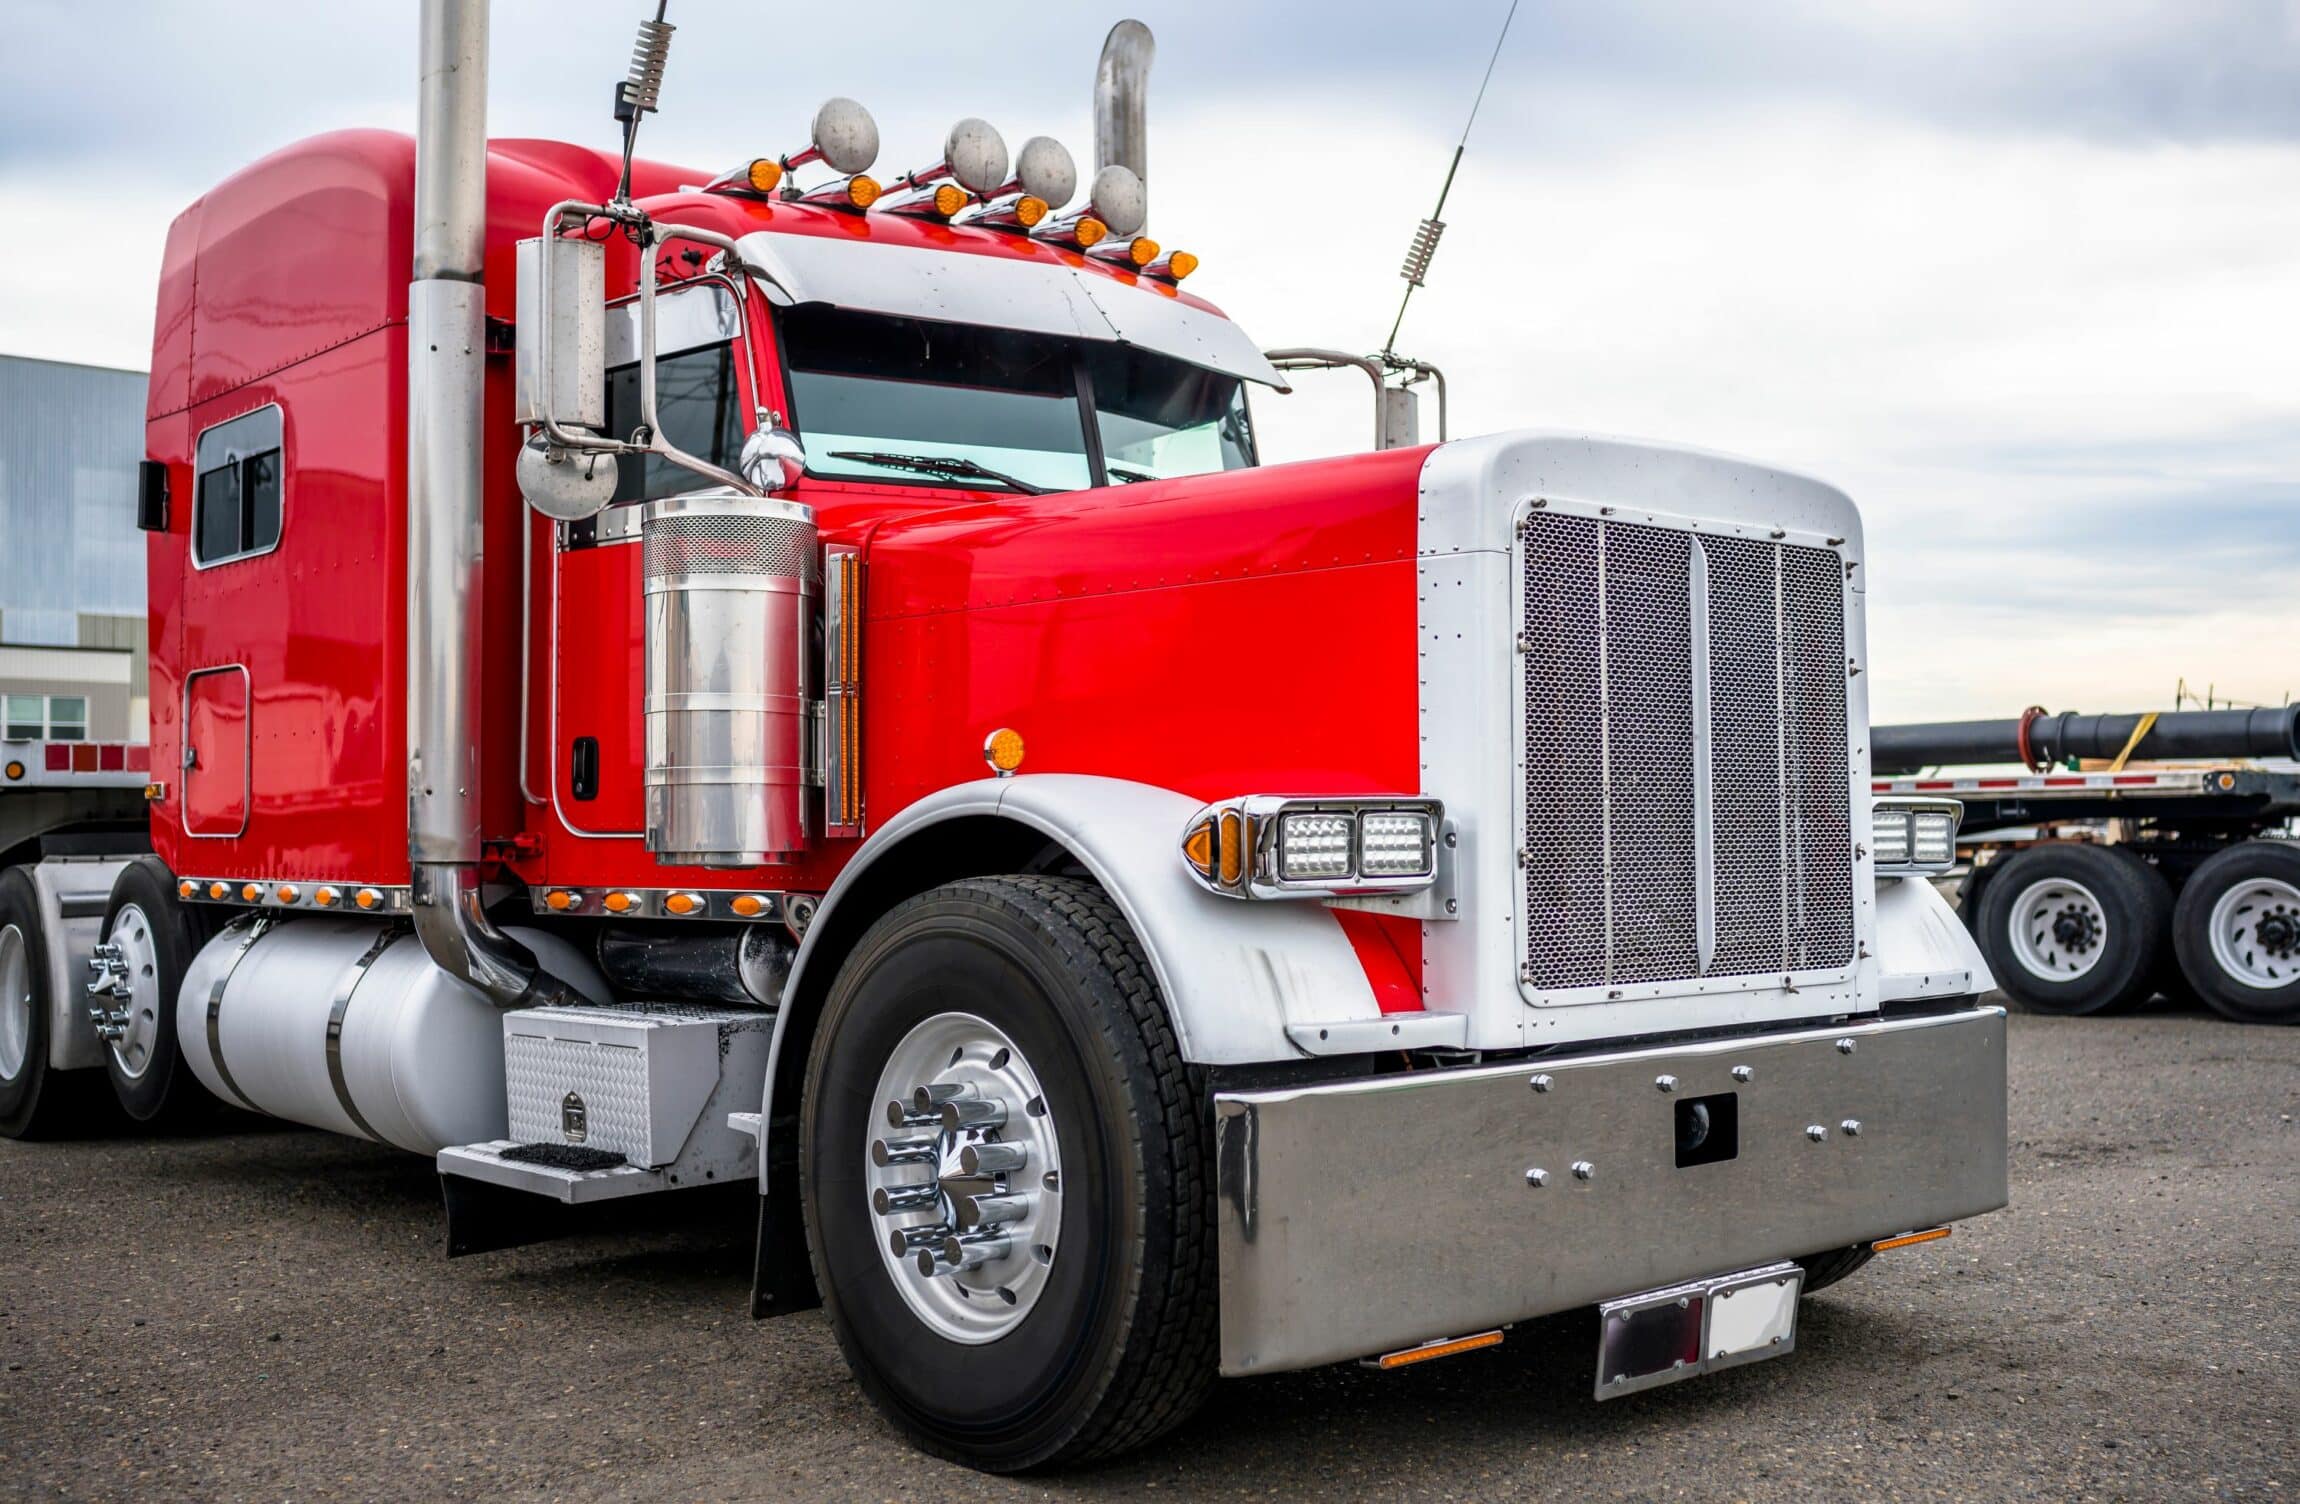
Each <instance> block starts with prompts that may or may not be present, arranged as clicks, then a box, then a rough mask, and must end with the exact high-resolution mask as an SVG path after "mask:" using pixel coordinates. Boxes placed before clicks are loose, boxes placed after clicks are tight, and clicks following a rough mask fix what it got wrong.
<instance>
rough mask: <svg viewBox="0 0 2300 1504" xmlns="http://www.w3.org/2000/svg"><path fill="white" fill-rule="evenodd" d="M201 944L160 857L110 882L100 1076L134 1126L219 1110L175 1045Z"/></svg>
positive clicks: (196, 924) (201, 932)
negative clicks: (182, 997)
mask: <svg viewBox="0 0 2300 1504" xmlns="http://www.w3.org/2000/svg"><path fill="white" fill-rule="evenodd" d="M206 938H207V926H205V925H204V924H202V923H201V922H200V919H199V916H197V915H195V914H194V913H193V912H192V911H191V910H190V909H189V908H188V907H187V906H186V905H184V904H182V903H179V902H178V901H177V900H176V880H175V878H174V877H173V876H172V875H171V874H170V873H169V871H168V869H167V868H166V867H165V866H163V865H162V864H161V862H160V859H159V858H158V857H154V856H142V857H138V858H136V860H134V861H132V862H130V863H128V865H127V866H125V867H123V868H121V869H120V875H119V876H118V877H116V878H114V879H113V880H112V897H111V900H110V902H108V903H107V904H106V905H105V906H104V940H105V942H106V943H107V944H110V945H114V946H117V947H118V948H119V956H118V959H117V961H116V962H115V964H114V966H113V969H112V973H111V976H112V991H111V993H110V994H109V996H106V997H99V998H98V999H96V1001H98V1002H101V1003H102V1004H103V1005H104V1006H105V1008H106V1010H107V1012H108V1013H109V1015H110V1018H109V1022H108V1025H107V1026H106V1027H105V1028H104V1029H103V1030H101V1031H100V1032H102V1033H103V1034H104V1036H105V1039H104V1073H105V1074H106V1075H107V1076H109V1077H110V1078H111V1082H112V1095H113V1096H114V1097H116V1098H118V1099H119V1103H120V1109H121V1110H122V1111H123V1112H125V1113H127V1115H128V1116H129V1117H131V1118H133V1119H135V1120H136V1121H137V1122H139V1123H152V1124H165V1125H181V1124H183V1123H186V1122H189V1121H192V1120H195V1119H197V1118H199V1117H201V1116H202V1115H204V1114H205V1113H206V1112H208V1111H210V1110H212V1109H213V1108H214V1106H215V1105H216V1104H215V1098H213V1097H211V1096H209V1095H208V1093H207V1088H205V1087H203V1086H201V1085H200V1083H199V1080H198V1078H197V1077H195V1076H193V1074H192V1071H191V1067H189V1066H187V1065H185V1064H184V1063H183V1055H182V1053H181V1051H180V1050H179V1049H178V1047H177V1044H176V995H177V993H178V992H179V991H181V990H182V987H183V982H184V972H185V970H186V969H187V968H189V967H190V965H191V964H192V957H194V956H196V955H198V954H199V950H200V945H201V943H202V942H203V941H204V940H205V939H206Z"/></svg>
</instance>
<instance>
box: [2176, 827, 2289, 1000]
mask: <svg viewBox="0 0 2300 1504" xmlns="http://www.w3.org/2000/svg"><path fill="white" fill-rule="evenodd" d="M2172 944H2173V949H2174V950H2176V951H2177V952H2179V955H2180V969H2181V971H2182V972H2183V973H2184V974H2185V975H2186V976H2187V978H2188V982H2189V985H2190V986H2192V987H2194V988H2195V989H2196V992H2197V995H2198V996H2200V997H2202V998H2203V999H2204V1001H2205V1002H2206V1003H2207V1004H2209V1005H2210V1006H2211V1007H2212V1009H2213V1010H2214V1011H2215V1012H2217V1013H2220V1014H2222V1015H2223V1016H2225V1017H2228V1018H2232V1019H2235V1020H2236V1021H2237V1022H2239V1023H2271V1024H2289V1023H2300V847H2295V846H2291V845H2287V844H2284V843H2282V842H2279V841H2244V842H2241V843H2240V844H2238V845H2235V846H2231V847H2229V848H2228V849H2227V850H2225V851H2221V852H2218V853H2216V854H2215V855H2213V856H2212V857H2211V858H2210V859H2209V860H2208V861H2206V862H2205V863H2204V864H2203V865H2202V866H2200V867H2198V868H2197V869H2196V871H2195V873H2194V874H2193V875H2192V876H2191V877H2190V878H2189V879H2188V882H2187V884H2186V886H2184V887H2183V888H2182V889H2181V892H2180V903H2179V905H2178V907H2177V908H2175V909H2174V911H2173V916H2172Z"/></svg>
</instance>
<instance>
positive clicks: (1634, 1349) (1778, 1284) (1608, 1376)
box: [1597, 1264, 1805, 1400]
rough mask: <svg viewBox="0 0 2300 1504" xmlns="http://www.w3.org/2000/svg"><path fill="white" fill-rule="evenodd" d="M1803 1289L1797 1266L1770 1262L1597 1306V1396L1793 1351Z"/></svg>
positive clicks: (1609, 1396) (1629, 1391) (1801, 1273)
mask: <svg viewBox="0 0 2300 1504" xmlns="http://www.w3.org/2000/svg"><path fill="white" fill-rule="evenodd" d="M1804 1285H1805V1271H1804V1269H1803V1268H1801V1267H1800V1266H1798V1265H1796V1264H1767V1265H1766V1266H1765V1267H1764V1268H1762V1269H1744V1270H1742V1271H1741V1272H1739V1273H1738V1274H1720V1275H1716V1276H1713V1277H1711V1278H1709V1279H1701V1280H1693V1281H1691V1282H1689V1283H1687V1284H1682V1285H1671V1286H1669V1287H1668V1288H1667V1289H1663V1290H1647V1291H1644V1292H1643V1293H1641V1294H1637V1295H1624V1296H1622V1297H1621V1298H1620V1299H1619V1300H1609V1301H1607V1302H1605V1304H1603V1305H1601V1306H1599V1307H1598V1308H1597V1309H1598V1318H1599V1325H1598V1334H1597V1397H1598V1398H1599V1399H1601V1400H1609V1399H1613V1398H1615V1397H1617V1396H1619V1395H1624V1394H1634V1393H1636V1392H1637V1391H1638V1390H1640V1389H1652V1388H1656V1387H1658V1386H1659V1385H1662V1384H1674V1383H1675V1382H1677V1381H1678V1380H1679V1379H1690V1378H1692V1377H1693V1376H1694V1375H1695V1374H1701V1373H1714V1372H1716V1371H1717V1370H1718V1369H1721V1368H1734V1367H1737V1366H1739V1365H1740V1364H1743V1363H1755V1362H1757V1361H1758V1360H1760V1359H1763V1358H1778V1357H1781V1356H1782V1355H1783V1354H1785V1353H1789V1352H1792V1351H1794V1350H1795V1348H1796V1346H1797V1295H1798V1292H1799V1291H1801V1290H1802V1289H1803V1288H1804Z"/></svg>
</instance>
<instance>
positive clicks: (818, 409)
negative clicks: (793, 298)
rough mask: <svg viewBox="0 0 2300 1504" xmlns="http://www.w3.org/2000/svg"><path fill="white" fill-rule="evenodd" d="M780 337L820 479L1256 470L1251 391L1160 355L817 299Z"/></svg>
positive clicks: (1071, 486) (996, 486)
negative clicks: (903, 316) (878, 311)
mask: <svg viewBox="0 0 2300 1504" xmlns="http://www.w3.org/2000/svg"><path fill="white" fill-rule="evenodd" d="M781 328H782V344H783V356H784V360H785V362H786V363H787V366H788V369H789V371H790V392H791V406H792V408H793V409H794V410H793V411H792V413H791V414H790V421H791V424H792V426H793V428H794V429H795V430H796V431H797V433H798V435H799V439H800V442H801V443H802V444H803V445H804V446H805V448H806V453H807V469H808V470H809V471H810V472H811V473H813V474H815V475H821V476H836V477H846V478H852V479H863V478H868V479H872V480H908V481H913V482H925V483H928V484H941V485H966V486H985V487H988V488H990V489H993V490H1000V489H1005V490H1018V491H1075V490H1081V489H1083V488H1085V487H1088V486H1094V485H1102V484H1107V483H1108V482H1110V481H1129V480H1147V479H1152V478H1162V477H1165V476H1171V475H1197V474H1202V473H1204V472H1206V471H1209V470H1234V469H1240V468H1243V467H1245V466H1248V465H1251V464H1253V463H1254V449H1253V435H1252V431H1251V430H1250V428H1249V427H1248V426H1247V420H1246V401H1245V393H1244V390H1243V386H1244V384H1243V383H1242V382H1240V381H1239V380H1238V379H1237V378H1235V377H1229V376H1221V375H1217V374H1215V373H1213V372H1211V371H1201V370H1199V369H1198V368H1196V367H1194V366H1188V365H1184V364H1183V363H1181V362H1180V361H1176V360H1171V359H1169V358H1167V357H1165V356H1161V355H1153V354H1150V353H1147V352H1145V351H1141V350H1136V349H1132V348H1129V347H1124V346H1116V345H1102V344H1096V343H1090V342H1086V341H1079V340H1061V339H1053V338H1049V337H1046V336H1044V335H1035V334H1022V333H1017V332H1015V331H1013V330H1006V329H987V328H978V327H975V326H972V325H962V324H942V323H932V322H928V321H925V320H921V319H901V318H888V317H884V316H881V315H877V314H865V313H855V312H851V311H848V310H845V309H838V308H829V307H825V306H822V305H819V304H815V305H807V306H803V307H799V308H792V309H786V310H785V311H784V313H783V315H782V325H781ZM1090 423H1091V425H1092V426H1091V427H1090V426H1089V425H1090ZM1098 451H1107V461H1108V463H1107V467H1106V468H1105V467H1104V466H1103V465H1102V464H1101V463H1100V462H1101V461H1102V460H1103V459H1104V455H1103V453H1101V452H1098Z"/></svg>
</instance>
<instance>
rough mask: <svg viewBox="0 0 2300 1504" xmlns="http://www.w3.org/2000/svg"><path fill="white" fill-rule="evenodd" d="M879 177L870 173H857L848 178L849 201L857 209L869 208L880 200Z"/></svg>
mask: <svg viewBox="0 0 2300 1504" xmlns="http://www.w3.org/2000/svg"><path fill="white" fill-rule="evenodd" d="M879 192H880V189H879V186H878V179H877V178H874V177H872V176H870V175H869V174H868V173H861V172H858V173H856V174H855V175H854V176H853V177H851V178H848V179H847V202H848V203H850V204H852V205H854V206H855V207H856V208H857V209H868V208H869V207H870V206H871V205H873V204H875V203H877V202H878V196H879Z"/></svg>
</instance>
